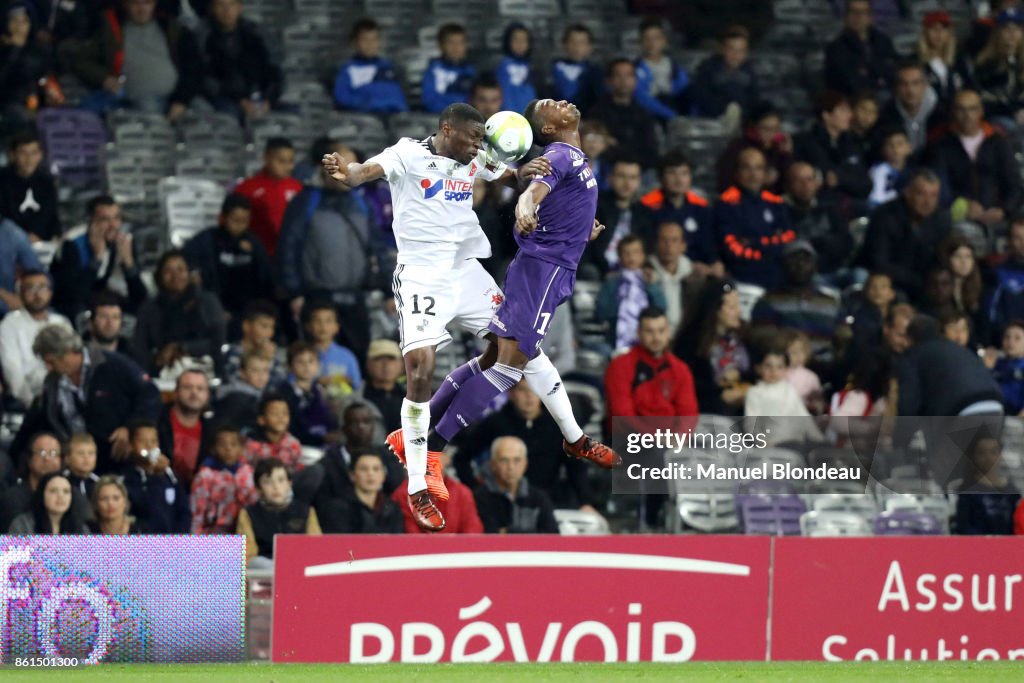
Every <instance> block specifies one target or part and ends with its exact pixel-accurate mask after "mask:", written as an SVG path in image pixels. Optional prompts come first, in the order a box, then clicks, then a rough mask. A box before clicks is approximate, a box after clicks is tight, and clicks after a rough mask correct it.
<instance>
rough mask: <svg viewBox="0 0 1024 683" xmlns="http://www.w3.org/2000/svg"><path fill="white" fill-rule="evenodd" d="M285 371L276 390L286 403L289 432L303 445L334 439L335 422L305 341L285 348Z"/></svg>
mask: <svg viewBox="0 0 1024 683" xmlns="http://www.w3.org/2000/svg"><path fill="white" fill-rule="evenodd" d="M288 369H289V370H290V371H291V374H290V375H289V377H288V381H287V382H286V383H285V384H284V385H282V387H281V389H280V390H281V393H282V394H284V396H285V398H286V399H287V401H288V408H289V410H290V414H291V425H292V427H291V430H292V433H293V434H294V435H295V437H296V438H297V439H298V440H299V443H301V444H302V445H304V446H316V447H318V448H319V447H322V446H323V445H324V444H325V443H326V442H327V441H329V440H333V439H334V438H335V437H336V432H337V429H338V419H337V418H336V417H335V415H334V412H333V411H332V410H331V407H330V405H329V404H328V403H327V399H326V398H324V394H323V392H322V391H321V389H320V383H319V381H318V378H319V377H320V357H319V354H317V349H316V347H315V346H313V345H312V344H309V343H306V342H295V343H294V344H292V345H291V346H290V347H288Z"/></svg>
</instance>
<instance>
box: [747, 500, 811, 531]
mask: <svg viewBox="0 0 1024 683" xmlns="http://www.w3.org/2000/svg"><path fill="white" fill-rule="evenodd" d="M736 508H737V510H738V511H739V519H740V526H741V527H742V528H743V533H745V534H762V535H763V534H767V535H770V536H799V535H800V517H801V515H803V514H804V513H805V512H807V506H805V505H804V502H803V501H802V500H800V498H799V496H796V495H792V494H791V495H763V494H737V496H736Z"/></svg>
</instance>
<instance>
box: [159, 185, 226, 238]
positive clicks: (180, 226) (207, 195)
mask: <svg viewBox="0 0 1024 683" xmlns="http://www.w3.org/2000/svg"><path fill="white" fill-rule="evenodd" d="M158 193H159V197H160V210H161V214H162V218H163V223H164V226H165V227H166V228H167V239H168V242H169V243H170V245H171V246H173V247H181V246H182V245H184V244H185V242H186V241H188V239H189V238H190V237H192V236H193V235H195V234H196V233H198V232H200V231H202V230H204V229H206V228H209V227H212V226H214V225H216V224H217V216H218V215H219V214H220V207H221V204H223V203H224V195H225V192H224V188H223V186H221V185H219V184H217V183H215V182H213V181H211V180H206V179H203V178H186V177H178V176H170V177H167V178H164V179H163V180H161V181H160V183H159V185H158Z"/></svg>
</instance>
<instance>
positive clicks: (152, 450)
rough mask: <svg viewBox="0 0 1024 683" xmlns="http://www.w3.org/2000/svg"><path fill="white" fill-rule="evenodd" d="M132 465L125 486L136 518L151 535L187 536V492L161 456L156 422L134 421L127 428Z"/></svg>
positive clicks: (188, 516) (126, 473) (166, 460)
mask: <svg viewBox="0 0 1024 683" xmlns="http://www.w3.org/2000/svg"><path fill="white" fill-rule="evenodd" d="M128 440H129V443H130V444H131V450H132V454H131V464H130V465H129V467H128V468H127V469H126V470H125V473H124V485H125V488H126V489H127V490H128V501H129V503H130V504H131V510H132V513H133V514H134V515H135V518H136V519H137V520H138V521H139V522H140V523H141V524H143V525H144V526H145V528H146V530H147V531H148V533H153V534H187V533H188V532H189V530H190V528H191V526H192V525H191V518H190V513H189V504H188V492H187V491H185V488H184V487H183V486H182V485H181V484H180V483H179V482H178V478H177V477H176V476H175V475H174V470H173V469H171V466H170V465H171V462H170V460H168V458H167V456H166V455H164V454H163V453H161V452H160V440H159V437H158V435H157V427H156V422H154V421H152V420H136V421H134V422H132V424H131V425H129V426H128Z"/></svg>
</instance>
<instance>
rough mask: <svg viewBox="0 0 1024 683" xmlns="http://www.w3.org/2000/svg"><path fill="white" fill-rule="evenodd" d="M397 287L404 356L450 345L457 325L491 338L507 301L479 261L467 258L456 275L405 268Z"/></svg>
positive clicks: (395, 281)
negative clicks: (499, 310)
mask: <svg viewBox="0 0 1024 683" xmlns="http://www.w3.org/2000/svg"><path fill="white" fill-rule="evenodd" d="M391 288H392V290H393V291H394V293H395V305H396V306H397V308H398V330H399V334H400V336H401V341H400V344H401V347H402V353H403V354H405V353H408V352H409V351H413V350H415V349H421V348H423V347H426V346H434V347H437V348H443V347H444V346H447V345H448V344H449V343H451V341H452V336H451V334H450V333H449V331H448V328H449V327H451V326H454V327H456V328H458V329H462V330H465V331H466V332H469V333H471V334H475V335H477V336H478V337H483V336H485V335H486V334H487V333H488V325H489V324H490V322H491V316H493V315H494V311H495V310H496V309H497V308H498V305H499V304H500V303H501V302H502V300H503V299H504V294H502V291H501V288H500V287H498V285H497V283H496V282H495V281H494V278H493V277H491V275H490V273H488V272H487V271H486V270H484V267H483V266H482V265H480V262H479V261H477V260H476V259H467V260H465V261H463V262H462V263H461V264H460V265H459V266H458V267H456V268H455V269H453V270H442V269H438V268H433V267H431V266H418V265H402V264H399V266H398V267H397V268H395V276H394V278H393V279H392V281H391Z"/></svg>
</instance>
